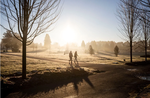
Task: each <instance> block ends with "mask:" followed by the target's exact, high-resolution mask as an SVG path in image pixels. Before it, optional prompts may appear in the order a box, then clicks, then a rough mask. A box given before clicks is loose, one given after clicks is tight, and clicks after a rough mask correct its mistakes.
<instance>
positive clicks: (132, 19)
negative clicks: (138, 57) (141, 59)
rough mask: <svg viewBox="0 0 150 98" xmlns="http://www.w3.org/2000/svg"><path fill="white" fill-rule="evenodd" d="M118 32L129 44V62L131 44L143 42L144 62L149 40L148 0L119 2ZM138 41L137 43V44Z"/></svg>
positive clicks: (124, 0) (149, 2)
mask: <svg viewBox="0 0 150 98" xmlns="http://www.w3.org/2000/svg"><path fill="white" fill-rule="evenodd" d="M118 19H119V20H120V23H121V25H120V32H121V33H122V35H123V36H124V39H125V40H126V41H128V42H129V44H130V62H132V50H133V45H134V44H133V43H135V41H137V40H139V41H140V42H144V48H145V61H147V48H148V41H149V39H150V0H120V5H119V9H118ZM139 41H138V42H139Z"/></svg>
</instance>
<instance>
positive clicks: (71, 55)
mask: <svg viewBox="0 0 150 98" xmlns="http://www.w3.org/2000/svg"><path fill="white" fill-rule="evenodd" d="M72 57H73V54H72V51H70V52H69V58H70V60H69V64H70V61H71V65H72Z"/></svg>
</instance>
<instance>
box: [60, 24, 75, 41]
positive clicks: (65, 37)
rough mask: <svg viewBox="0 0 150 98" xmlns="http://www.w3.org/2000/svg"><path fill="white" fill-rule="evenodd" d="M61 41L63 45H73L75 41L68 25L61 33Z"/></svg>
mask: <svg viewBox="0 0 150 98" xmlns="http://www.w3.org/2000/svg"><path fill="white" fill-rule="evenodd" d="M62 39H63V41H64V43H65V44H66V43H73V42H75V41H76V33H75V31H74V30H73V29H72V27H71V26H70V25H68V26H67V27H66V29H65V30H64V31H63V32H62Z"/></svg>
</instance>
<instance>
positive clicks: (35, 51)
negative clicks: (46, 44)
mask: <svg viewBox="0 0 150 98" xmlns="http://www.w3.org/2000/svg"><path fill="white" fill-rule="evenodd" d="M46 50H47V49H43V50H34V51H28V52H27V53H37V52H44V51H46Z"/></svg>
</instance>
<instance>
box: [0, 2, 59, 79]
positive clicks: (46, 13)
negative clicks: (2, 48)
mask: <svg viewBox="0 0 150 98" xmlns="http://www.w3.org/2000/svg"><path fill="white" fill-rule="evenodd" d="M60 1H61V0H1V1H0V2H1V13H2V14H3V15H4V16H5V17H6V20H7V22H8V25H9V30H10V31H12V32H17V33H18V34H19V37H17V36H15V34H14V33H12V34H13V35H14V36H15V37H16V38H17V39H18V40H19V41H21V42H22V50H23V52H22V78H23V79H25V78H26V46H27V45H30V44H31V43H32V42H33V40H34V39H35V37H37V36H38V35H40V34H42V33H44V32H47V31H51V30H49V27H51V26H52V24H54V23H55V22H56V21H57V19H58V17H59V15H60V6H59V5H60ZM0 26H2V27H3V28H5V26H4V25H2V24H0ZM5 29H8V28H5ZM15 30H16V31H15Z"/></svg>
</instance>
